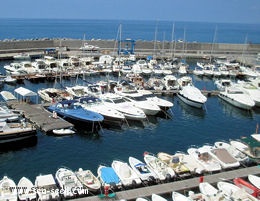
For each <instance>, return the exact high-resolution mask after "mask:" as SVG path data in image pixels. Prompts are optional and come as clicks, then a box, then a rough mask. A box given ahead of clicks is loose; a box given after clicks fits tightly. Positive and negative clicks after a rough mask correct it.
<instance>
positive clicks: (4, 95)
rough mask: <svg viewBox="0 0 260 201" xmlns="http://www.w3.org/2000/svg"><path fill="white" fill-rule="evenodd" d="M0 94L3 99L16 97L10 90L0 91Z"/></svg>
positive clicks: (10, 99)
mask: <svg viewBox="0 0 260 201" xmlns="http://www.w3.org/2000/svg"><path fill="white" fill-rule="evenodd" d="M0 94H1V96H2V98H3V99H4V100H5V101H12V100H17V98H16V97H15V96H14V95H13V94H12V93H11V92H10V91H1V92H0Z"/></svg>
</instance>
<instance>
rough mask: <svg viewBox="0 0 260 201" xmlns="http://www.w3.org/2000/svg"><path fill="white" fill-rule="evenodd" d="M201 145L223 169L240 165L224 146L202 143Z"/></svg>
mask: <svg viewBox="0 0 260 201" xmlns="http://www.w3.org/2000/svg"><path fill="white" fill-rule="evenodd" d="M203 147H204V148H205V149H208V153H209V154H210V155H211V156H212V157H213V158H215V159H216V160H217V161H218V162H219V163H220V165H221V167H222V168H223V169H230V168H237V167H239V166H240V163H239V162H238V161H237V160H236V159H235V158H234V157H233V156H232V155H231V154H230V153H229V152H228V151H227V150H226V149H225V148H216V147H213V146H209V145H204V146H203Z"/></svg>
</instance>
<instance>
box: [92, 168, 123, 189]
mask: <svg viewBox="0 0 260 201" xmlns="http://www.w3.org/2000/svg"><path fill="white" fill-rule="evenodd" d="M97 174H98V178H99V179H100V181H101V185H102V186H109V187H110V188H111V189H121V188H122V182H121V180H120V178H119V177H118V175H117V174H116V172H115V170H114V169H113V168H112V167H108V166H104V165H99V167H98V169H97Z"/></svg>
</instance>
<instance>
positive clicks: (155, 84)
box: [147, 77, 165, 91]
mask: <svg viewBox="0 0 260 201" xmlns="http://www.w3.org/2000/svg"><path fill="white" fill-rule="evenodd" d="M147 85H148V86H149V87H150V88H151V89H154V90H158V91H161V90H163V89H165V86H164V84H163V82H162V80H161V79H160V78H157V77H150V78H149V79H148V81H147Z"/></svg>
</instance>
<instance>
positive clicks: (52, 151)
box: [0, 61, 260, 182]
mask: <svg viewBox="0 0 260 201" xmlns="http://www.w3.org/2000/svg"><path fill="white" fill-rule="evenodd" d="M188 62H189V63H190V66H191V68H192V66H194V65H195V62H194V61H188ZM192 62H193V63H192ZM7 63H8V62H0V69H1V71H3V65H5V64H7ZM191 76H192V75H191ZM100 78H101V79H106V78H105V77H88V78H87V79H88V81H90V82H94V81H96V80H97V79H100ZM111 78H112V77H111ZM192 78H193V82H194V85H195V86H197V87H198V88H200V89H208V90H211V89H215V86H214V83H213V80H211V79H209V78H203V79H201V78H198V77H196V76H192ZM114 79H117V78H114ZM75 81H76V80H75V79H71V80H67V81H65V82H64V83H63V84H64V85H68V86H69V85H73V84H74V83H75ZM78 82H81V84H82V80H80V79H79V80H78ZM20 86H22V87H25V88H28V89H30V90H33V91H35V92H37V90H38V89H41V88H46V87H54V86H55V87H60V86H59V84H58V83H55V82H47V81H45V82H39V83H32V82H30V81H28V80H24V83H23V84H16V85H7V84H5V85H4V87H3V89H2V90H8V91H11V92H13V91H14V89H15V88H17V87H20ZM162 98H164V99H166V100H169V101H171V102H173V103H174V106H173V108H172V109H171V110H172V118H170V119H169V118H165V117H163V116H162V117H156V118H155V117H150V118H149V121H147V122H146V123H144V124H141V125H140V124H133V125H131V126H130V127H127V126H126V125H124V126H123V128H122V129H106V128H103V129H102V130H100V131H99V135H93V134H89V133H87V132H86V131H85V128H84V126H82V127H77V130H78V131H77V133H76V134H75V135H73V136H64V137H55V136H48V135H46V134H45V133H42V132H40V131H38V135H37V141H36V142H34V143H32V144H30V145H29V146H27V145H25V146H22V147H20V148H16V147H10V149H8V150H5V151H1V152H0V175H2V176H3V175H8V176H9V177H11V178H13V179H14V180H15V181H16V182H18V181H19V179H20V178H21V177H22V176H26V177H28V178H30V179H31V180H32V181H34V180H35V177H36V176H37V175H39V174H49V173H52V174H55V172H56V170H57V169H58V168H59V167H60V166H66V167H69V168H71V169H72V170H77V169H78V168H83V169H91V170H92V171H93V172H94V173H96V170H97V167H98V166H99V165H100V164H106V165H109V166H110V165H111V163H112V161H113V160H114V159H120V160H123V161H128V157H129V156H134V157H136V158H138V159H140V160H143V153H144V152H145V151H148V152H152V153H154V154H156V153H158V152H160V151H163V152H167V153H175V152H176V151H184V152H185V151H186V150H187V149H188V148H189V147H190V146H192V145H195V146H201V145H203V144H205V143H210V144H213V143H214V142H215V141H218V140H225V141H228V140H229V139H237V138H240V137H241V136H248V135H250V134H252V133H254V132H255V128H256V124H257V123H259V122H260V109H259V108H256V109H254V110H252V111H244V110H240V109H238V108H235V107H233V106H231V105H229V104H227V103H226V102H223V101H221V100H220V99H219V98H218V97H217V96H211V97H208V100H207V102H206V108H205V109H204V110H201V109H196V108H192V107H189V106H187V105H185V104H184V103H182V102H180V101H179V100H178V98H177V97H176V96H162Z"/></svg>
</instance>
